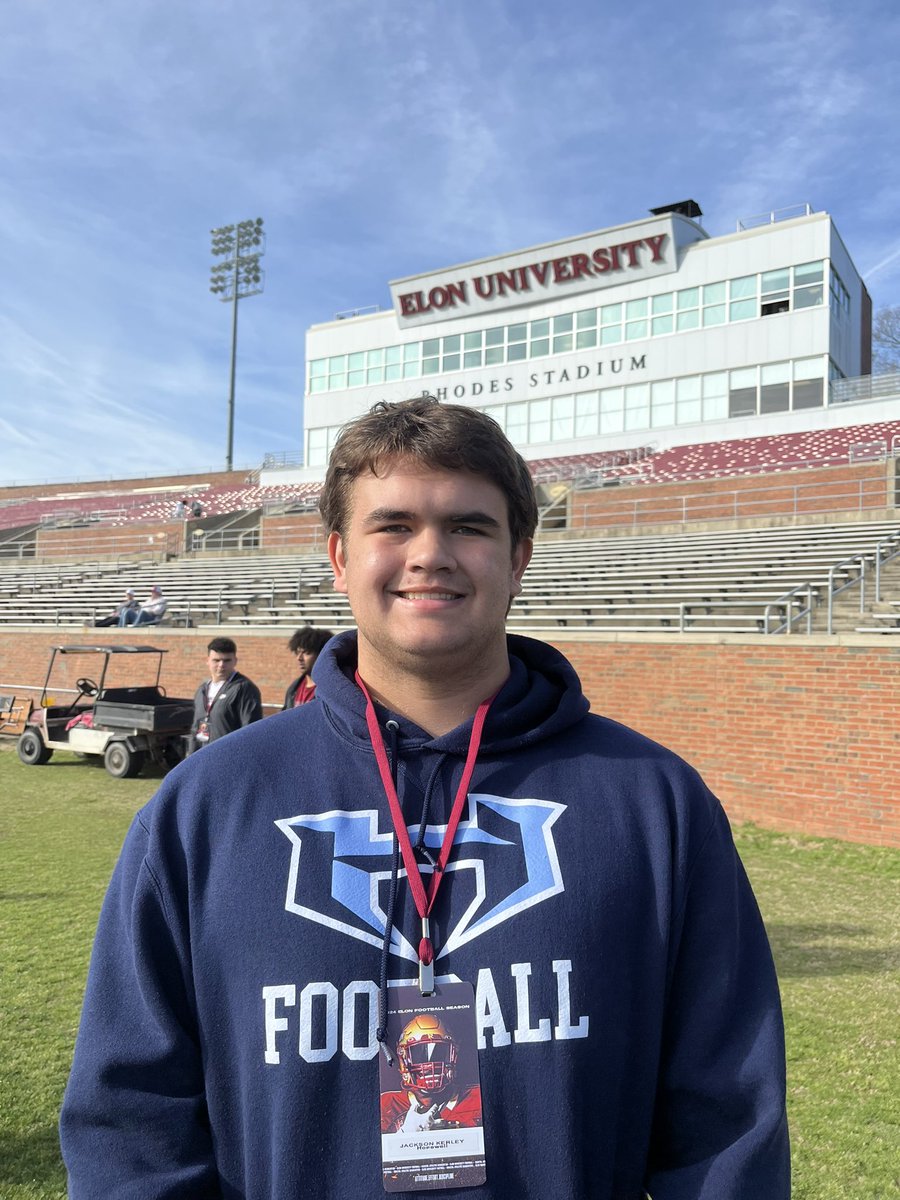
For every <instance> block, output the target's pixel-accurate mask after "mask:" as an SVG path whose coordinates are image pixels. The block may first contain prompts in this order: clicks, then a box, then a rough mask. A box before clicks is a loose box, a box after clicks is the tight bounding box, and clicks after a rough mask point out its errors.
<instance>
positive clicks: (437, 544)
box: [407, 526, 456, 571]
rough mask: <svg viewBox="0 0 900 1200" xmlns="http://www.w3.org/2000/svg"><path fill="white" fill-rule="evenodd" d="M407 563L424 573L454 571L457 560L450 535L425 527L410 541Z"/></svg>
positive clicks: (440, 530)
mask: <svg viewBox="0 0 900 1200" xmlns="http://www.w3.org/2000/svg"><path fill="white" fill-rule="evenodd" d="M407 563H408V565H409V566H411V567H416V568H418V569H419V570H422V571H452V570H454V569H455V567H456V558H455V556H454V554H453V548H452V546H451V544H450V537H449V534H447V533H445V532H444V530H442V529H435V528H433V527H431V526H425V527H424V528H422V529H420V530H419V531H418V532H417V533H416V535H415V536H414V537H413V538H412V539H411V540H410V542H409V545H408V552H407Z"/></svg>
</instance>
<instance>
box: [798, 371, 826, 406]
mask: <svg viewBox="0 0 900 1200" xmlns="http://www.w3.org/2000/svg"><path fill="white" fill-rule="evenodd" d="M793 399H794V403H793V407H794V408H795V409H797V408H821V407H822V405H823V403H824V399H825V382H824V380H823V378H822V360H821V359H820V358H798V359H797V361H796V362H795V363H794V397H793Z"/></svg>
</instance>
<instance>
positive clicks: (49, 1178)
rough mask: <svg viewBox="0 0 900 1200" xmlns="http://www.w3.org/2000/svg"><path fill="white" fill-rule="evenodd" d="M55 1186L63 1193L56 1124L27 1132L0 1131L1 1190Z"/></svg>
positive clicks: (63, 1178)
mask: <svg viewBox="0 0 900 1200" xmlns="http://www.w3.org/2000/svg"><path fill="white" fill-rule="evenodd" d="M29 1184H31V1185H34V1184H40V1185H41V1186H42V1187H47V1188H49V1187H57V1188H58V1189H59V1193H58V1194H59V1195H60V1196H65V1187H66V1171H65V1167H64V1166H63V1161H62V1155H61V1154H60V1150H59V1130H58V1129H57V1127H56V1125H46V1126H42V1127H41V1128H40V1129H32V1130H30V1131H29V1132H27V1133H24V1132H23V1133H9V1132H6V1133H0V1194H2V1195H8V1194H9V1193H8V1192H7V1191H6V1187H14V1186H20V1187H27V1186H28V1185H29Z"/></svg>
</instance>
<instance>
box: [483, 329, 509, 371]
mask: <svg viewBox="0 0 900 1200" xmlns="http://www.w3.org/2000/svg"><path fill="white" fill-rule="evenodd" d="M504 337H505V330H504V329H503V327H502V326H501V327H500V328H499V329H486V330H485V333H484V365H485V366H486V367H491V366H494V365H495V364H496V363H502V362H503V355H504V347H503V342H504Z"/></svg>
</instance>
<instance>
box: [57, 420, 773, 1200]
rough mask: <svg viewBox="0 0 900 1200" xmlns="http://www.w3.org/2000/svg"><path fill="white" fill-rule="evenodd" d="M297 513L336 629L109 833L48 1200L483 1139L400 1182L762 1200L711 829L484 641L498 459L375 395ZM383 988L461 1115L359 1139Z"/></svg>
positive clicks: (689, 786) (766, 1054) (632, 1197)
mask: <svg viewBox="0 0 900 1200" xmlns="http://www.w3.org/2000/svg"><path fill="white" fill-rule="evenodd" d="M321 510H322V514H323V518H324V521H325V523H326V527H327V528H328V530H329V551H330V555H331V560H332V564H333V567H334V573H335V586H336V587H337V588H338V589H339V590H341V591H345V592H346V593H347V594H348V595H349V598H350V602H351V605H352V607H353V612H354V616H355V618H356V621H357V623H358V627H359V629H358V634H357V633H355V632H350V633H343V634H341V635H339V636H338V637H336V638H334V639H333V640H332V642H331V643H330V645H329V646H328V648H327V649H326V651H325V652H324V653H323V654H322V655H321V656H320V658H319V661H318V662H317V664H316V671H315V673H316V683H317V699H316V703H315V704H307V705H303V706H302V707H301V708H298V709H294V710H292V711H291V712H288V713H284V714H282V715H280V716H279V717H277V718H273V719H270V720H268V721H264V722H262V723H261V724H259V725H256V726H255V727H254V728H253V729H250V730H245V731H243V732H241V733H238V734H235V735H234V736H232V737H229V738H226V739H225V740H224V741H223V742H221V743H220V744H218V745H216V746H213V747H211V748H210V749H209V750H207V751H205V752H204V753H203V754H200V755H197V756H195V757H194V758H192V759H191V760H190V761H189V762H188V763H186V764H185V765H184V766H182V767H179V768H177V769H176V770H175V771H173V772H172V773H171V774H170V775H169V776H168V777H167V778H166V780H165V782H164V783H163V786H162V789H161V790H160V792H159V794H158V795H157V796H156V797H155V798H154V800H153V801H151V802H150V804H149V805H148V806H147V808H146V809H145V810H144V811H143V812H142V813H140V814H139V815H138V817H137V819H136V821H135V824H134V826H133V828H132V830H131V832H130V833H129V836H128V839H127V841H126V845H125V849H124V851H123V855H122V858H121V860H120V863H119V865H118V867H117V869H116V873H115V876H114V878H113V882H112V884H111V887H110V892H109V896H108V898H107V900H106V904H105V906H104V911H103V915H102V918H101V922H100V927H99V930H98V935H97V942H96V946H95V950H94V957H93V961H92V966H91V972H90V977H89V981H88V990H87V996H86V1000H85V1009H84V1015H83V1018H82V1026H81V1031H80V1034H79V1039H78V1045H77V1049H76V1054H75V1063H74V1067H73V1071H72V1076H71V1079H70V1082H69V1087H68V1091H67V1094H66V1100H65V1104H64V1107H63V1114H62V1144H63V1151H64V1156H65V1159H66V1163H67V1165H68V1168H69V1172H70V1182H69V1187H70V1192H69V1194H70V1197H71V1198H72V1200H82V1198H83V1197H95V1196H104V1197H125V1196H137V1195H140V1196H141V1197H142V1200H153V1198H160V1200H161V1198H162V1197H166V1200H180V1198H184V1200H187V1198H188V1197H191V1198H192V1200H194V1198H196V1197H204V1196H210V1197H211V1196H222V1197H229V1198H233V1197H246V1198H248V1200H249V1198H252V1200H264V1198H265V1200H276V1198H277V1200H287V1198H288V1197H290V1198H291V1200H306V1198H308V1197H316V1200H358V1198H359V1197H375V1196H377V1195H379V1194H380V1193H381V1186H382V1180H383V1181H384V1185H385V1187H387V1188H388V1189H389V1190H395V1183H394V1178H395V1177H394V1175H391V1174H390V1173H389V1172H387V1171H386V1172H385V1173H384V1174H383V1173H382V1160H381V1151H382V1149H383V1147H384V1146H385V1144H386V1143H387V1142H388V1141H390V1139H394V1142H393V1144H394V1145H395V1146H398V1147H399V1149H398V1150H397V1151H396V1153H399V1154H401V1155H402V1154H407V1153H409V1154H414V1155H420V1154H426V1155H427V1154H444V1153H445V1152H446V1153H447V1154H451V1153H452V1149H450V1147H453V1146H468V1145H470V1144H474V1143H473V1142H472V1141H470V1139H476V1140H478V1141H479V1142H480V1141H481V1139H483V1145H484V1157H485V1158H486V1172H487V1174H486V1182H485V1183H484V1184H483V1185H482V1186H481V1188H480V1191H479V1192H473V1191H470V1190H468V1189H462V1190H461V1189H460V1188H459V1187H455V1186H449V1185H448V1183H447V1180H448V1179H451V1180H452V1178H454V1175H453V1171H454V1170H455V1168H454V1167H451V1168H450V1169H448V1170H445V1169H435V1170H433V1171H427V1170H425V1171H423V1172H422V1175H421V1176H418V1177H416V1178H419V1179H421V1185H420V1186H421V1189H422V1191H421V1192H420V1191H418V1190H417V1185H416V1184H415V1182H413V1183H412V1184H411V1185H410V1187H409V1188H408V1190H407V1192H406V1194H411V1195H418V1194H424V1191H425V1190H428V1192H429V1194H430V1191H431V1189H433V1188H434V1187H436V1186H437V1187H445V1188H446V1189H447V1190H445V1191H444V1195H446V1196H448V1197H464V1196H472V1195H478V1194H480V1195H482V1196H484V1197H490V1198H492V1200H497V1198H500V1197H502V1198H504V1200H520V1198H523V1197H535V1198H540V1200H556V1198H560V1200H562V1198H563V1197H565V1198H566V1200H642V1198H643V1196H644V1194H645V1193H649V1194H650V1195H651V1196H652V1198H653V1200H747V1198H749V1197H753V1198H754V1200H756V1198H757V1197H759V1198H763V1197H764V1198H765V1200H787V1198H788V1196H789V1191H790V1182H789V1166H788V1142H787V1131H786V1124H785V1114H784V1053H783V1041H782V1025H781V1014H780V1007H779V998H778V989H777V984H776V981H775V975H774V971H773V967H772V960H771V956H770V954H769V948H768V945H767V942H766V937H765V932H764V930H763V927H762V923H761V921H760V917H759V913H758V910H757V908H756V905H755V903H754V900H753V896H752V894H751V892H750V888H749V885H748V883H747V880H746V877H745V875H744V873H743V870H742V868H741V865H740V862H739V861H738V859H737V856H736V854H735V851H734V847H733V844H732V841H731V835H730V831H729V827H728V822H727V820H726V818H725V815H724V813H723V812H722V809H721V807H720V806H719V804H718V802H717V801H716V800H715V798H714V797H713V796H712V795H711V794H710V793H709V791H708V790H707V789H706V787H705V786H704V784H703V782H702V781H701V780H700V778H699V777H698V776H697V774H696V773H695V772H694V771H693V770H692V769H691V768H690V767H688V766H687V765H686V764H685V763H683V762H682V761H681V760H679V759H678V758H676V757H675V756H674V755H672V754H671V753H669V752H668V751H666V750H664V749H662V748H661V747H660V746H657V745H655V744H653V743H652V742H649V741H647V740H646V739H645V738H643V737H641V736H639V735H638V734H636V733H634V732H632V731H630V730H628V729H626V728H624V727H623V726H621V725H617V724H616V723H614V722H612V721H609V720H607V719H605V718H603V717H600V716H593V715H589V713H588V702H587V700H586V698H585V697H584V695H583V694H582V691H581V687H580V684H579V681H578V679H577V677H576V675H575V672H574V671H573V669H572V667H571V666H570V665H569V663H568V662H567V661H566V660H565V659H564V658H563V657H562V656H561V655H560V654H559V653H558V652H557V651H555V650H554V649H553V648H552V647H550V646H548V645H545V644H543V643H540V642H535V641H532V640H531V639H527V638H520V637H507V636H506V634H505V629H504V623H505V616H506V612H507V610H508V607H509V604H510V602H511V599H512V598H513V597H514V596H515V595H516V593H517V592H518V591H519V589H520V586H521V579H522V575H523V572H524V571H525V568H526V566H527V565H528V560H529V556H530V554H531V545H532V543H531V538H532V535H533V533H534V529H535V526H536V522H537V509H536V505H535V500H534V492H533V489H532V486H531V480H530V478H529V475H528V471H527V468H526V466H525V464H524V463H523V462H522V460H521V458H520V457H519V456H518V455H517V454H516V453H515V451H514V450H513V448H512V447H511V446H510V444H509V443H508V441H507V440H506V438H505V437H504V436H503V434H502V433H501V431H500V429H499V428H498V427H497V426H496V425H495V424H494V422H492V421H491V420H490V419H489V418H488V417H486V416H485V415H484V414H481V413H478V412H476V411H474V410H471V409H466V408H462V407H458V406H453V405H441V404H438V403H437V402H436V401H433V400H430V399H428V398H426V397H422V398H419V399H416V400H413V401H408V402H405V403H401V404H388V405H385V404H381V405H376V407H375V409H373V410H372V412H371V413H370V414H367V415H366V416H364V417H362V418H360V419H359V420H357V421H354V422H352V423H351V424H350V425H348V426H347V427H346V428H345V429H344V431H343V432H342V434H341V436H340V438H339V439H338V442H337V445H336V447H335V449H334V452H333V454H332V456H331V461H330V464H329V468H328V473H327V477H326V482H325V487H324V490H323V493H322V498H321ZM401 855H402V864H403V866H404V867H405V870H404V871H401V870H400V866H401ZM426 887H427V891H426ZM429 904H430V907H429ZM423 911H424V914H425V915H424V916H423ZM432 973H433V976H434V979H433V982H432V980H431V974H432ZM417 980H418V981H419V982H418V987H417V986H416V982H417ZM400 984H404V985H410V984H411V985H413V986H412V987H411V988H409V989H402V988H400V987H398V986H397V985H400ZM467 989H468V992H469V993H470V994H473V995H474V1004H473V1006H472V1008H471V1009H469V1010H467V1011H468V1012H470V1013H471V1014H473V1015H471V1017H469V1016H467V1017H466V1020H467V1021H468V1020H470V1019H471V1024H472V1029H471V1037H469V1036H468V1034H467V1033H466V1032H465V1030H463V1027H462V1022H463V1016H465V1013H464V1012H463V1010H464V1009H466V1005H465V1004H463V1003H461V1004H460V1005H458V1006H454V1005H453V1004H452V1003H451V1002H450V1001H449V999H448V997H450V996H451V995H455V994H456V990H460V991H461V992H466V991H467ZM473 989H474V990H473ZM418 993H421V994H422V1003H423V1004H425V1005H427V1006H428V1008H427V1009H426V1010H425V1011H426V1015H425V1016H423V1017H422V1021H420V1022H418V1023H417V1028H418V1026H421V1028H420V1029H419V1032H418V1033H417V1035H416V1038H415V1039H414V1040H415V1041H416V1042H421V1043H423V1045H421V1046H418V1047H417V1048H416V1050H415V1053H414V1052H413V1050H412V1048H411V1049H410V1061H411V1062H412V1061H415V1062H416V1063H423V1062H425V1061H427V1062H428V1063H430V1064H431V1067H430V1070H431V1073H432V1078H437V1073H438V1072H439V1071H443V1070H444V1069H445V1068H444V1067H443V1066H440V1065H439V1064H441V1063H445V1062H446V1063H448V1064H449V1063H450V1062H451V1059H452V1057H453V1056H452V1055H449V1054H448V1051H447V1049H446V1048H444V1047H442V1046H441V1045H440V1044H439V1043H441V1042H442V1041H444V1040H446V1039H443V1038H441V1037H440V1036H438V1035H437V1033H435V1032H434V1031H432V1032H431V1033H430V1034H429V1031H428V1030H427V1029H425V1028H424V1024H423V1022H424V1023H425V1024H427V1019H428V1017H429V1015H430V1020H431V1022H432V1024H433V1025H435V1026H436V1025H438V1024H439V1025H441V1026H444V1025H445V1023H446V1021H447V1020H450V1019H451V1018H452V1024H453V1026H454V1029H457V1030H458V1031H459V1037H460V1038H461V1042H460V1045H461V1046H462V1049H461V1050H460V1051H459V1053H460V1054H462V1053H463V1051H465V1054H466V1067H465V1081H464V1082H465V1085H466V1088H467V1089H472V1091H471V1095H473V1096H474V1095H475V1091H474V1089H476V1088H477V1089H478V1093H477V1094H478V1105H479V1109H480V1118H479V1120H480V1121H483V1125H482V1124H478V1127H477V1128H475V1127H474V1126H475V1119H474V1117H473V1118H472V1120H471V1121H468V1122H467V1123H466V1124H465V1128H463V1127H460V1128H458V1129H456V1130H455V1131H450V1132H448V1131H447V1129H446V1127H447V1126H448V1125H451V1126H452V1125H453V1123H454V1122H453V1119H452V1115H451V1114H448V1113H446V1112H444V1110H443V1108H442V1109H441V1113H440V1114H438V1113H436V1114H435V1118H437V1117H438V1116H439V1117H440V1124H441V1126H442V1128H441V1129H436V1128H432V1130H431V1131H427V1130H426V1131H424V1132H422V1131H412V1132H405V1131H404V1132H403V1133H395V1132H391V1130H392V1129H393V1127H394V1122H391V1121H389V1122H388V1132H386V1133H384V1134H382V1131H381V1121H380V1107H381V1106H380V1103H379V1101H380V1096H381V1095H382V1094H387V1095H388V1096H389V1099H390V1098H391V1096H392V1094H393V1093H394V1092H396V1091H397V1087H396V1075H395V1076H394V1082H393V1083H392V1082H391V1081H390V1080H388V1082H387V1084H386V1085H383V1086H381V1085H380V1083H379V1070H378V1066H377V1061H376V1060H380V1059H381V1058H382V1057H384V1058H391V1061H392V1062H393V1061H394V1060H393V1054H394V1053H396V1051H395V1050H394V1046H395V1045H399V1042H396V1043H395V1042H394V1035H393V1034H389V1031H388V1026H389V1025H390V1022H391V1021H396V1020H400V1021H404V1020H406V1021H409V1020H411V1019H412V1017H413V1015H415V1013H418V1012H420V1011H421V1010H420V1008H418V1007H415V1006H412V1007H414V1012H413V1013H411V1012H410V1011H409V1008H408V1007H407V1006H405V1004H404V1002H403V1000H402V999H401V998H402V997H404V996H406V995H408V994H412V995H414V996H415V995H416V994H418ZM391 1028H395V1026H391ZM467 1028H468V1026H467ZM400 1040H401V1041H402V1038H401V1039H400ZM407 1040H409V1039H407ZM454 1043H456V1036H455V1037H454ZM379 1045H381V1046H382V1048H383V1050H384V1055H383V1056H382V1055H381V1054H379ZM390 1069H391V1070H393V1067H391V1068H390ZM402 1069H403V1064H402V1063H401V1077H402ZM454 1071H455V1068H454ZM423 1077H424V1076H423ZM468 1094H469V1093H468V1092H467V1095H468ZM394 1107H397V1106H396V1105H395V1106H394ZM416 1107H417V1110H419V1111H421V1109H422V1108H423V1107H425V1112H426V1115H427V1112H428V1109H427V1106H423V1105H421V1104H419V1103H418V1101H417V1104H416ZM405 1122H406V1117H405V1116H404V1118H403V1122H402V1124H404V1125H405ZM456 1123H457V1124H459V1125H460V1126H463V1124H464V1123H463V1122H462V1121H461V1120H460V1121H458V1122H456ZM387 1157H388V1156H387V1155H386V1160H387ZM442 1167H446V1164H442ZM401 1169H402V1164H401Z"/></svg>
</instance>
